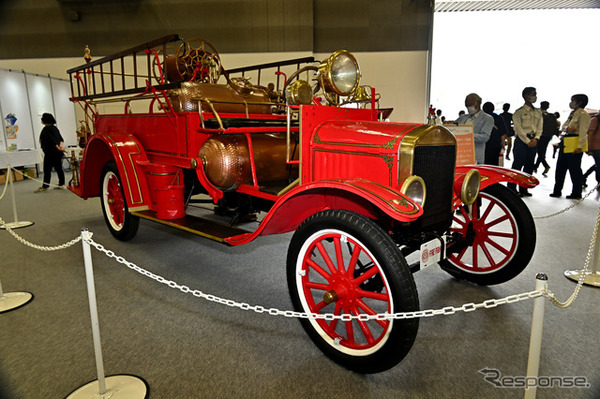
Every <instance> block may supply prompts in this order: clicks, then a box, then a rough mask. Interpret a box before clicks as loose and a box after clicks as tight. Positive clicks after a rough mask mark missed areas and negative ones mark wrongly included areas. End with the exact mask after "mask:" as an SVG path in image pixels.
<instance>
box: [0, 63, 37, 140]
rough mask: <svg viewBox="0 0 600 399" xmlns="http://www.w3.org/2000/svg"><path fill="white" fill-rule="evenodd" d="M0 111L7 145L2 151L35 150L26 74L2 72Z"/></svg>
mask: <svg viewBox="0 0 600 399" xmlns="http://www.w3.org/2000/svg"><path fill="white" fill-rule="evenodd" d="M0 109H1V110H2V115H1V116H2V127H3V128H2V135H3V139H4V144H5V146H4V148H0V150H4V151H6V150H17V149H19V148H35V140H34V133H33V126H32V124H31V114H30V113H29V101H28V95H27V83H26V81H25V74H24V73H22V72H13V71H2V70H0Z"/></svg>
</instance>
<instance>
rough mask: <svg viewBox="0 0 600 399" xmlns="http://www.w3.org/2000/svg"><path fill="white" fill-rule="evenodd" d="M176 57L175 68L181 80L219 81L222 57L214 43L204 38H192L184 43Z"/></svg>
mask: <svg viewBox="0 0 600 399" xmlns="http://www.w3.org/2000/svg"><path fill="white" fill-rule="evenodd" d="M175 58H176V59H177V60H178V62H177V67H176V68H175V70H176V71H177V72H178V73H179V76H180V78H181V80H189V81H195V82H203V83H217V81H218V80H219V77H220V76H221V69H222V66H221V58H220V57H219V53H218V52H217V50H216V49H215V48H214V47H213V45H212V44H210V43H209V42H207V41H206V40H202V39H191V40H188V41H186V42H184V43H182V44H181V45H180V46H179V48H178V49H177V52H176V53H175Z"/></svg>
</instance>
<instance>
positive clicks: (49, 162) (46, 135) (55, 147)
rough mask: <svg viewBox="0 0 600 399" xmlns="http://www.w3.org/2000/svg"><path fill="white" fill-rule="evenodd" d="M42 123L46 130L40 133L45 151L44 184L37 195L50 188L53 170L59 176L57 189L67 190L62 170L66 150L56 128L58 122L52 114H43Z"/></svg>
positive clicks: (41, 143)
mask: <svg viewBox="0 0 600 399" xmlns="http://www.w3.org/2000/svg"><path fill="white" fill-rule="evenodd" d="M42 123H43V124H44V128H43V129H42V132H41V133H40V145H41V146H42V151H44V184H43V185H42V187H40V188H38V189H37V190H35V192H36V193H40V192H43V191H46V190H47V189H48V187H50V178H51V177H52V169H53V168H54V170H56V174H57V175H58V187H56V188H65V173H64V172H63V170H62V156H63V153H64V152H65V149H64V148H63V147H62V146H63V143H64V139H63V138H62V136H61V135H60V132H59V131H58V129H57V128H56V126H54V125H55V124H56V120H55V119H54V116H52V114H43V115H42Z"/></svg>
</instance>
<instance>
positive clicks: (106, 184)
mask: <svg viewBox="0 0 600 399" xmlns="http://www.w3.org/2000/svg"><path fill="white" fill-rule="evenodd" d="M100 192H101V195H102V197H101V201H100V202H101V204H102V212H103V213H104V220H105V221H106V225H107V226H108V229H109V230H110V232H111V234H112V235H113V236H114V237H115V238H117V239H119V240H122V241H127V240H130V239H131V238H133V236H135V234H136V233H137V230H138V227H139V218H137V217H135V216H132V215H131V214H130V213H129V210H128V207H127V201H126V200H125V195H124V194H123V187H122V185H121V178H120V177H119V172H118V170H117V166H116V165H115V163H114V162H109V163H107V164H106V166H105V167H104V169H103V171H102V179H101V182H100Z"/></svg>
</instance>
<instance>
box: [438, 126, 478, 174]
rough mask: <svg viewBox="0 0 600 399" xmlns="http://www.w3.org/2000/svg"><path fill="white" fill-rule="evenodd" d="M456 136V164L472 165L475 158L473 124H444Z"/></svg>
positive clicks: (474, 162)
mask: <svg viewBox="0 0 600 399" xmlns="http://www.w3.org/2000/svg"><path fill="white" fill-rule="evenodd" d="M444 127H445V128H446V129H448V130H450V131H451V132H452V134H454V136H455V137H456V165H457V166H459V165H474V164H476V163H477V161H476V160H475V138H474V137H475V136H474V134H473V125H455V124H451V125H444Z"/></svg>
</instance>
